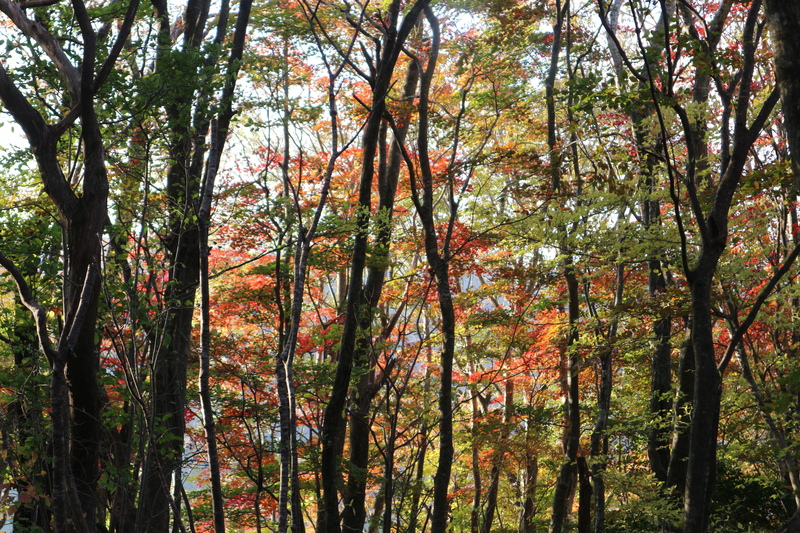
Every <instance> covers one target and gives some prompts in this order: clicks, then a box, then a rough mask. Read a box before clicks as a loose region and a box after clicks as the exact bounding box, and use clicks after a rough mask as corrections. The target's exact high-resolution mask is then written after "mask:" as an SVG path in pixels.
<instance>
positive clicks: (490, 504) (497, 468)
mask: <svg viewBox="0 0 800 533" xmlns="http://www.w3.org/2000/svg"><path fill="white" fill-rule="evenodd" d="M513 417H514V378H513V377H506V394H505V413H504V415H503V430H502V432H501V434H500V441H499V442H498V443H497V444H496V445H495V446H496V448H495V453H494V458H493V459H492V478H491V481H490V483H489V490H488V491H487V492H486V512H485V514H484V521H483V527H482V528H481V533H491V531H492V522H493V521H494V515H495V510H496V509H497V491H498V489H499V487H500V472H501V469H502V466H503V459H504V458H505V454H506V448H507V447H508V440H509V437H510V436H511V424H512V419H513Z"/></svg>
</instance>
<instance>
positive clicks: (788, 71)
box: [764, 0, 800, 194]
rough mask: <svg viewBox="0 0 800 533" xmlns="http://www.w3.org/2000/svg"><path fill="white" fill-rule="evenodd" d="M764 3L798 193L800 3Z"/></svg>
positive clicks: (780, 0) (776, 0)
mask: <svg viewBox="0 0 800 533" xmlns="http://www.w3.org/2000/svg"><path fill="white" fill-rule="evenodd" d="M764 4H765V5H766V8H767V24H768V25H769V31H770V39H771V42H772V56H773V58H774V61H775V75H776V78H777V80H778V88H779V89H780V92H781V102H782V104H783V105H782V109H783V117H784V125H785V127H786V133H787V136H788V140H789V150H790V151H791V154H792V170H793V171H794V176H795V194H797V193H798V191H800V39H798V35H800V3H798V2H793V1H790V0H765V2H764Z"/></svg>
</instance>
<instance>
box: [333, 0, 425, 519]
mask: <svg viewBox="0 0 800 533" xmlns="http://www.w3.org/2000/svg"><path fill="white" fill-rule="evenodd" d="M425 5H427V0H418V1H417V2H415V3H414V4H412V5H411V7H410V9H409V10H408V12H407V13H406V16H405V19H404V20H403V22H402V24H400V26H399V28H398V18H399V15H400V3H399V2H397V1H393V2H392V3H391V4H390V6H389V9H388V13H389V19H388V20H389V23H388V27H387V33H386V38H385V40H384V43H383V44H384V50H385V52H384V53H383V54H382V55H381V61H380V63H379V64H378V65H377V71H376V75H375V80H374V85H373V101H372V109H371V111H370V113H369V116H368V118H367V124H366V126H365V128H364V133H363V136H362V151H363V155H362V161H361V176H360V182H359V196H358V206H359V210H358V213H357V215H356V230H355V238H354V242H353V252H352V261H351V269H350V285H349V287H348V292H347V303H346V312H345V324H344V331H343V332H342V338H341V343H340V347H339V355H338V360H337V365H336V374H335V377H334V384H333V388H332V390H331V397H330V400H329V402H328V405H327V407H326V409H325V417H324V422H323V427H322V433H321V437H320V440H321V441H322V457H321V463H322V464H321V467H320V468H321V474H322V485H323V498H324V502H323V506H322V509H320V514H321V517H320V520H319V521H320V523H321V524H324V531H325V532H326V533H340V531H341V526H340V523H339V520H340V516H339V495H338V490H337V487H336V484H337V479H338V471H339V467H338V464H337V463H338V460H339V457H338V456H339V454H338V453H337V449H336V438H337V436H338V435H339V434H340V432H341V426H342V413H343V411H344V407H345V404H346V401H347V396H348V392H349V383H350V376H351V374H352V369H353V362H354V358H355V356H356V350H357V346H356V345H357V341H358V331H359V329H360V328H361V325H362V323H363V315H362V312H363V311H362V309H363V307H364V306H366V305H368V304H369V302H368V301H367V300H366V299H365V298H367V297H368V296H367V295H365V294H364V289H363V281H364V269H365V266H366V258H367V244H368V237H369V226H370V209H371V203H372V181H373V174H374V171H375V160H374V159H375V155H376V153H377V148H378V140H379V136H380V130H381V124H382V122H383V118H384V112H385V110H386V98H387V94H388V91H389V88H390V86H391V79H392V74H393V72H394V70H395V65H396V63H397V58H398V56H399V54H400V51H401V49H402V47H403V46H404V45H405V41H406V38H407V37H408V35H409V34H410V32H411V30H412V28H413V27H414V26H415V25H416V21H417V18H418V17H419V14H420V12H421V11H422V9H423V7H424V6H425ZM320 533H322V532H320Z"/></svg>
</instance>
